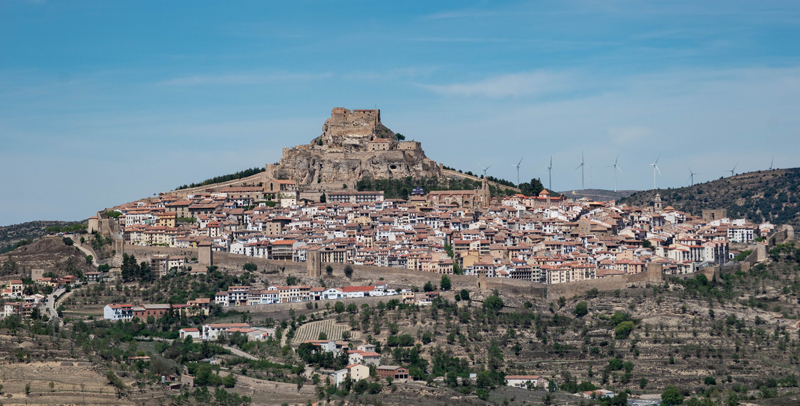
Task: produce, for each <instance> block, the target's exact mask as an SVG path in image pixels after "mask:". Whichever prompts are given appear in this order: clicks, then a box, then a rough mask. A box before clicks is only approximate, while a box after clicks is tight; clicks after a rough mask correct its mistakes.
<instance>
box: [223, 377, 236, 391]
mask: <svg viewBox="0 0 800 406" xmlns="http://www.w3.org/2000/svg"><path fill="white" fill-rule="evenodd" d="M222 384H223V385H225V387H226V388H232V387H234V386H236V378H235V377H234V376H233V374H228V375H226V376H225V377H224V378H222Z"/></svg>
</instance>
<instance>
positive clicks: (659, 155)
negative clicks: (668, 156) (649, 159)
mask: <svg viewBox="0 0 800 406" xmlns="http://www.w3.org/2000/svg"><path fill="white" fill-rule="evenodd" d="M659 159H661V154H658V158H656V162H654V163H655V164H657V163H658V160H659Z"/></svg>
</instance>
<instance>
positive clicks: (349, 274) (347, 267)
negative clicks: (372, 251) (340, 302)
mask: <svg viewBox="0 0 800 406" xmlns="http://www.w3.org/2000/svg"><path fill="white" fill-rule="evenodd" d="M344 276H346V277H348V278H352V277H353V267H352V266H350V265H345V266H344Z"/></svg>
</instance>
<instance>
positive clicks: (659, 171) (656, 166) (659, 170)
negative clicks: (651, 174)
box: [653, 165, 661, 175]
mask: <svg viewBox="0 0 800 406" xmlns="http://www.w3.org/2000/svg"><path fill="white" fill-rule="evenodd" d="M653 167H655V168H656V170H657V171H658V174H659V175H661V169H658V165H653Z"/></svg>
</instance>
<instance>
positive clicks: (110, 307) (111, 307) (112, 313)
mask: <svg viewBox="0 0 800 406" xmlns="http://www.w3.org/2000/svg"><path fill="white" fill-rule="evenodd" d="M103 318H104V319H106V320H130V319H132V318H133V305H131V304H116V303H112V304H107V305H106V307H104V308H103Z"/></svg>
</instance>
